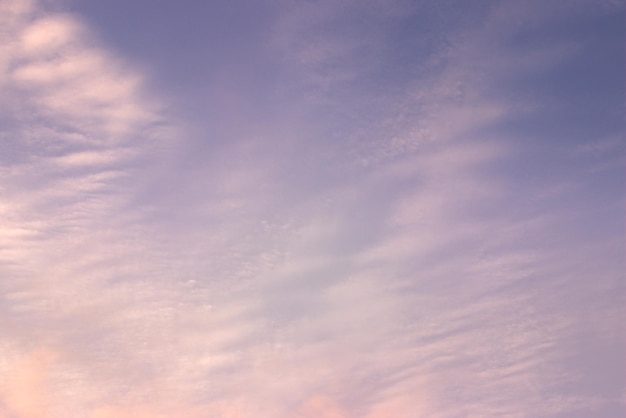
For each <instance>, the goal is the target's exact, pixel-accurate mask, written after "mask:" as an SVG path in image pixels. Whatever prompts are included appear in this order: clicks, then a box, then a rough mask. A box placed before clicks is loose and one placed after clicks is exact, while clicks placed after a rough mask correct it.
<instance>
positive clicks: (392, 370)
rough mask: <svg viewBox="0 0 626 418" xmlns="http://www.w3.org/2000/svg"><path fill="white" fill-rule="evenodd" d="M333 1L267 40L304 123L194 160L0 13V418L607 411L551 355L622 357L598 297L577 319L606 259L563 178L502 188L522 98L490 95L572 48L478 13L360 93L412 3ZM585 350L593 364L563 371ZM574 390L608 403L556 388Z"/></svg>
mask: <svg viewBox="0 0 626 418" xmlns="http://www.w3.org/2000/svg"><path fill="white" fill-rule="evenodd" d="M357 3H358V4H357ZM357 3H354V2H350V3H346V4H344V5H338V4H337V3H335V2H313V3H311V2H307V3H297V4H294V5H293V6H291V7H287V8H286V9H284V11H281V13H283V12H284V14H282V15H280V16H278V18H277V20H276V22H273V23H275V24H276V26H275V27H274V30H272V31H269V32H270V33H271V34H270V38H271V39H268V42H270V43H271V42H274V43H273V44H272V45H273V46H275V47H276V48H278V49H279V50H283V51H285V52H286V53H287V54H286V57H287V58H286V59H287V60H288V61H290V62H289V63H284V62H281V64H280V66H283V65H284V67H281V70H284V72H285V74H291V76H292V77H293V78H289V79H288V80H287V83H288V84H289V85H290V86H292V87H294V86H295V87H299V88H303V89H304V90H307V89H311V90H312V91H313V96H315V98H314V99H313V100H311V101H309V99H310V96H306V95H304V96H303V98H302V99H301V100H296V101H295V102H293V103H292V102H289V103H284V104H283V105H284V107H285V108H287V107H290V106H292V105H293V106H296V107H297V106H302V107H304V108H307V109H311V108H316V109H318V111H316V112H311V113H310V114H307V116H305V117H302V119H298V120H297V121H296V122H289V123H294V124H295V125H298V126H295V127H293V129H292V128H291V127H290V128H289V129H285V128H284V126H283V122H284V121H282V120H279V119H281V118H280V117H276V118H275V119H272V120H268V121H266V123H265V125H264V127H263V132H261V133H258V135H256V134H255V135H253V138H251V137H250V135H248V133H249V132H248V131H246V135H243V134H242V137H239V136H238V133H240V131H238V130H236V132H231V134H232V138H231V137H229V138H231V140H232V143H220V144H219V146H216V147H215V148H211V151H212V152H211V153H210V154H211V155H205V154H206V153H205V151H206V150H205V149H200V148H199V147H196V146H197V144H198V142H199V140H198V139H197V138H191V139H189V138H187V137H186V136H185V135H187V134H188V133H189V132H186V131H185V130H184V129H183V128H178V127H171V126H173V125H175V124H174V117H173V116H172V115H171V114H169V113H168V112H167V109H166V108H167V106H166V105H165V104H163V102H164V100H160V99H154V98H152V97H151V93H150V92H149V91H148V90H147V89H146V87H145V85H144V82H143V80H144V79H145V77H146V75H145V74H144V73H143V72H142V71H141V70H140V69H137V68H134V67H133V66H132V65H131V64H130V63H128V62H127V61H126V60H123V59H121V58H120V56H119V55H118V54H115V53H114V52H112V51H111V50H109V49H108V48H107V47H106V45H104V44H102V43H100V42H99V41H98V40H97V39H96V37H95V36H94V35H93V32H92V30H91V29H90V27H89V26H88V25H87V24H86V23H84V22H82V21H81V20H80V19H78V18H77V17H76V16H74V15H70V14H51V13H46V12H45V11H44V10H41V9H40V8H38V7H36V6H35V5H34V4H32V5H30V6H29V5H28V4H27V3H26V2H21V3H11V2H2V3H0V5H1V7H2V9H0V10H2V11H9V12H10V13H9V12H7V13H3V14H1V15H2V19H4V21H5V23H7V26H5V27H11V28H12V31H13V32H12V33H13V34H14V35H13V36H11V37H5V38H2V44H1V45H0V62H1V63H2V65H1V66H0V68H2V69H3V72H2V76H1V77H2V78H1V84H0V88H2V89H3V90H2V92H3V93H5V92H6V94H3V96H2V97H4V98H3V99H2V104H1V105H2V106H3V109H7V113H5V116H4V119H3V123H4V121H6V126H7V129H8V131H7V132H8V133H6V134H5V135H4V136H3V139H7V141H4V142H3V143H2V144H0V147H1V148H0V150H1V151H3V152H2V155H0V176H1V177H2V178H3V182H2V184H1V185H0V219H1V220H2V221H0V274H1V275H2V277H3V280H2V281H0V290H1V297H0V319H2V323H3V324H7V325H6V327H5V328H4V329H3V333H2V334H1V335H0V382H2V383H1V384H0V415H2V416H5V415H6V416H7V417H11V418H13V417H17V418H26V417H28V418H37V417H39V416H41V417H43V416H46V417H50V416H52V417H54V416H85V417H93V418H106V417H126V416H128V417H130V416H133V417H146V418H157V417H162V416H185V417H198V418H199V417H207V416H210V417H224V418H233V417H238V416H241V417H249V416H255V417H260V418H264V417H267V418H275V417H291V416H301V417H309V416H316V417H326V418H338V417H341V418H344V417H356V416H363V417H369V418H378V417H387V416H394V417H403V416H406V417H409V416H410V417H415V416H424V417H426V416H428V417H447V416H470V415H481V416H503V415H511V416H515V415H516V414H517V415H520V416H522V415H524V416H541V415H545V414H546V413H549V414H557V413H563V414H570V413H574V412H575V411H580V410H585V408H586V410H588V411H601V410H602V409H601V408H605V407H607V405H609V406H610V405H613V404H614V403H615V402H617V401H616V400H615V399H616V396H618V395H614V393H613V392H616V389H615V388H621V387H623V385H622V384H621V383H620V382H621V381H620V380H619V378H618V377H616V376H615V372H613V374H611V370H610V368H609V366H607V365H605V364H600V365H598V366H597V370H595V371H589V370H587V369H584V367H581V366H571V365H570V364H566V363H567V362H568V361H573V360H571V359H575V360H581V362H584V361H583V360H586V359H587V357H586V356H587V355H588V356H593V354H594V353H598V352H602V353H605V354H606V355H607V357H611V358H614V357H615V355H614V352H617V351H619V350H618V348H620V347H621V346H622V345H623V344H622V342H620V341H619V338H617V337H615V336H614V334H611V333H614V332H615V331H614V330H615V329H618V327H617V325H615V324H618V323H620V321H619V319H620V318H621V316H623V315H622V311H621V310H620V309H619V308H616V307H617V306H621V305H620V302H621V300H620V297H618V296H614V298H613V299H611V301H612V302H611V303H610V306H606V307H602V303H603V301H606V300H607V299H606V297H607V295H610V294H611V293H613V294H615V289H616V287H617V285H616V284H615V283H617V282H618V279H617V278H618V277H619V274H620V273H619V272H620V271H621V270H620V267H622V265H621V264H619V263H616V262H615V259H616V258H615V257H613V255H614V254H618V253H620V252H619V251H618V250H619V248H621V246H623V245H622V244H623V243H622V242H621V241H619V239H617V238H615V239H613V238H611V239H609V236H608V235H603V234H601V233H600V232H597V231H596V230H595V228H591V229H590V230H589V231H586V230H583V229H582V228H580V229H576V228H573V227H572V224H573V223H575V222H579V221H580V220H581V219H583V220H584V219H586V218H587V217H592V215H590V213H592V212H593V208H591V206H588V205H586V204H582V201H584V200H585V198H586V195H585V193H586V192H585V190H586V189H585V187H586V185H587V183H585V182H581V181H573V180H572V179H570V178H567V177H558V176H555V177H554V178H552V179H551V180H550V181H545V184H543V183H542V184H538V185H536V184H534V183H533V184H529V183H525V182H524V181H522V180H520V179H519V178H518V177H517V176H516V175H515V174H511V171H509V170H513V169H514V167H516V166H520V165H521V166H523V167H526V162H525V161H521V160H522V159H524V158H526V156H527V155H528V154H527V153H528V149H529V148H532V147H528V146H526V145H525V144H520V143H519V142H518V140H517V135H518V134H519V133H518V131H517V130H516V129H513V128H511V127H510V126H509V125H507V123H509V122H511V121H512V120H516V118H517V117H520V115H522V116H524V117H525V116H527V115H529V114H533V112H534V111H536V110H537V109H538V108H541V105H540V104H537V103H536V102H535V101H533V100H531V99H529V98H525V99H524V100H518V99H517V98H515V97H511V96H508V95H507V94H504V93H503V91H502V90H500V88H502V85H503V83H502V80H504V79H506V78H507V77H511V78H515V77H518V78H523V77H525V75H526V74H528V73H535V74H536V73H542V72H545V71H551V70H550V69H553V68H556V67H558V65H560V64H559V63H562V61H564V60H567V59H570V58H571V57H572V55H575V54H584V48H583V49H582V50H581V49H580V48H581V46H580V45H578V44H576V45H574V44H570V43H567V42H566V43H559V42H556V43H554V44H552V45H548V46H546V48H545V50H544V49H541V50H532V51H530V50H529V51H525V52H524V51H522V53H520V55H519V56H517V55H516V54H517V53H518V52H520V51H519V49H517V48H516V47H514V46H512V45H510V44H508V43H507V42H508V41H509V40H510V39H511V38H512V37H513V35H514V34H515V33H516V29H514V28H512V26H511V25H512V24H511V22H513V21H515V20H516V19H519V18H522V19H529V18H531V17H532V16H533V14H532V13H528V10H527V9H526V8H525V7H526V6H515V7H513V8H512V9H509V8H507V7H508V6H511V7H512V6H513V4H512V3H508V2H505V3H502V5H500V6H499V5H496V6H494V8H489V9H488V10H486V11H481V13H483V12H484V17H485V22H486V23H485V24H484V25H480V27H478V26H472V27H471V28H469V29H468V27H467V26H463V25H460V26H459V27H458V28H457V27H454V28H451V29H447V30H446V31H447V32H446V31H443V32H445V33H438V34H436V35H433V36H434V38H436V39H437V40H442V39H447V42H448V43H447V44H446V45H447V46H446V47H443V46H442V44H439V43H438V42H435V41H433V42H434V44H436V45H437V48H435V50H428V52H424V51H422V52H424V53H423V54H422V55H420V60H421V61H422V64H423V67H420V72H419V74H420V75H423V77H416V76H415V74H413V75H412V76H410V77H409V76H406V77H405V78H404V79H402V77H400V78H401V79H402V80H400V81H398V80H397V79H396V81H397V82H398V84H397V85H396V87H397V86H401V87H402V88H391V89H389V90H388V91H387V90H384V89H383V90H384V91H383V90H381V89H379V87H380V84H379V83H377V81H378V82H381V83H382V82H383V81H384V80H385V79H386V78H388V76H387V75H386V74H387V73H384V71H383V72H378V71H380V70H381V68H383V67H385V65H384V63H383V62H382V61H380V62H379V61H377V60H378V59H379V58H382V57H389V58H390V59H392V61H394V63H396V64H399V63H401V62H402V59H401V58H400V57H399V55H398V54H400V52H399V51H400V50H401V49H402V48H401V46H399V47H398V49H396V48H395V47H391V46H389V45H390V40H389V38H388V37H389V36H391V35H390V34H391V33H393V32H394V30H395V29H396V25H409V24H410V23H411V22H412V20H411V19H415V18H417V17H418V15H419V13H425V14H426V16H429V13H432V11H431V10H430V9H428V8H420V7H417V6H414V5H413V3H414V2H400V1H398V2H385V1H380V2H378V1H374V2H365V3H362V4H361V2H357ZM11 4H13V5H11ZM507 5H508V6H507ZM18 6H19V7H18ZM528 7H529V9H532V7H530V6H528ZM533 7H534V6H533ZM518 9H519V10H518ZM353 12H358V13H357V14H356V15H354V14H353ZM383 12H384V13H383ZM354 16H363V17H364V19H372V21H373V22H375V25H373V26H372V27H375V28H376V30H374V31H373V32H371V33H370V32H367V31H365V30H364V29H365V28H366V27H369V26H367V25H366V26H365V27H364V26H360V25H359V24H357V23H354ZM481 16H483V15H481ZM529 16H531V17H529ZM480 21H481V22H482V21H483V20H482V19H481V20H480ZM548 21H550V20H548ZM342 28H343V29H345V30H342ZM322 29H324V30H322ZM326 29H328V30H326ZM440 30H441V29H440ZM431 40H432V39H431ZM404 46H406V47H407V48H408V47H409V46H410V45H404ZM369 47H372V48H373V54H372V56H373V57H374V58H375V59H372V60H371V61H369V60H368V59H367V58H366V55H367V51H368V48H369ZM281 48H282V49H281ZM411 51H413V50H412V49H411ZM512 57H517V58H519V60H518V61H516V62H517V63H521V62H523V61H525V60H527V61H528V62H524V66H517V64H515V65H511V64H510V63H509V62H508V60H509V58H512ZM363 60H365V61H363ZM383 61H384V60H383ZM404 65H405V66H408V67H411V66H412V65H413V61H411V63H406V62H405V63H404ZM294 71H295V73H294ZM300 71H301V72H300ZM198 82H200V81H198ZM353 82H354V83H353ZM359 83H362V84H359ZM392 84H393V83H392ZM303 86H304V87H303ZM365 87H367V88H365ZM405 87H406V88H405ZM298 91H300V90H298ZM370 92H372V93H370ZM376 92H379V93H376ZM368 97H369V98H371V99H372V100H371V101H369V102H368V100H363V101H362V99H364V98H365V99H367V98H368ZM525 100H526V101H525ZM520 101H522V102H524V103H522V105H521V104H520ZM365 102H367V103H370V104H371V107H367V106H365V107H362V108H361V107H359V106H361V105H362V103H365ZM303 103H304V104H303ZM324 103H325V104H329V103H330V104H332V105H331V106H330V107H331V108H332V109H341V108H349V107H351V106H354V109H357V110H358V111H355V113H356V114H358V115H359V116H358V117H357V118H356V119H354V118H351V117H346V118H344V116H345V115H348V114H350V112H348V111H347V112H346V113H342V115H343V116H341V117H340V118H338V119H332V118H331V117H330V116H329V114H330V113H332V112H330V111H329V112H326V111H325V110H324V109H323V106H322V107H316V106H319V105H320V104H324ZM372 103H373V104H372ZM212 104H213V105H216V106H217V105H219V100H217V99H216V101H215V102H212ZM383 105H385V106H383ZM387 105H390V106H389V107H387ZM368 109H369V110H368ZM520 109H522V110H523V111H524V112H521V113H518V111H520ZM360 110H367V112H365V113H364V114H361V113H360ZM368 112H369V113H368ZM168 118H170V119H168ZM270 119H271V118H270ZM333 121H334V122H333ZM327 126H328V128H326V127H327ZM308 127H313V128H311V132H308V131H307V129H308ZM286 132H287V133H286ZM294 132H295V133H297V135H296V134H294ZM274 134H275V135H274ZM289 135H293V136H294V138H285V137H286V136H289ZM615 147H616V146H615V145H612V143H610V141H609V142H607V143H605V142H598V144H597V146H594V147H591V146H581V147H574V148H575V149H580V152H579V153H578V154H577V153H576V152H573V154H576V155H581V154H584V155H589V154H592V155H596V157H597V158H599V159H600V160H602V161H604V159H603V158H604V157H602V156H606V154H610V153H611V152H612V151H611V150H614V149H615ZM4 151H6V152H4ZM184 155H193V156H194V164H193V165H192V166H190V167H186V164H187V161H186V160H185V161H176V160H175V158H178V157H180V156H184ZM598 155H600V157H598ZM596 157H594V158H596ZM576 158H583V157H576ZM584 158H587V157H584ZM511 167H513V168H511ZM560 199H565V200H567V202H568V203H562V204H561V203H559V204H557V203H554V202H555V201H559V200H560ZM602 202H605V203H606V200H603V199H599V200H597V201H594V205H595V203H602ZM566 205H569V207H570V208H571V209H568V210H566V208H564V206H566ZM593 213H595V212H593ZM564 214H567V216H563V215H564ZM620 216H621V215H620ZM582 224H583V223H581V225H582ZM607 225H608V224H607ZM610 225H613V224H610ZM610 225H609V226H610ZM607 228H608V227H607ZM594 234H597V235H594ZM612 236H613V235H611V237H612ZM607 254H611V256H607ZM620 254H621V253H620ZM618 257H619V256H618ZM589 260H595V261H593V262H592V261H589ZM622 264H623V263H622ZM591 276H593V277H594V280H593V281H590V280H588V278H589V277H591ZM589 294H593V295H596V296H595V299H593V300H592V299H590V298H589V297H588V295H589ZM574 305H576V306H574ZM579 306H584V308H579ZM611 335H613V336H611ZM589 336H593V338H592V339H593V341H596V342H597V344H598V347H601V348H598V347H595V346H594V347H592V348H590V349H589V354H584V353H583V352H584V349H583V348H581V343H580V341H586V340H587V337H589ZM585 353H586V352H585ZM600 375H606V376H608V378H607V379H608V380H609V381H610V383H607V386H608V385H610V386H611V387H610V390H607V391H606V392H603V393H600V391H598V392H593V391H592V390H588V389H587V390H583V389H580V390H571V388H572V387H574V386H576V387H580V386H577V385H583V383H581V382H584V381H585V378H586V377H589V376H591V377H593V378H598V376H600ZM619 396H620V397H621V396H622V394H621V393H620V394H619ZM622 403H623V402H622ZM546 411H548V412H546Z"/></svg>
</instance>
